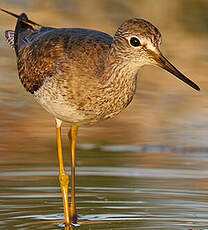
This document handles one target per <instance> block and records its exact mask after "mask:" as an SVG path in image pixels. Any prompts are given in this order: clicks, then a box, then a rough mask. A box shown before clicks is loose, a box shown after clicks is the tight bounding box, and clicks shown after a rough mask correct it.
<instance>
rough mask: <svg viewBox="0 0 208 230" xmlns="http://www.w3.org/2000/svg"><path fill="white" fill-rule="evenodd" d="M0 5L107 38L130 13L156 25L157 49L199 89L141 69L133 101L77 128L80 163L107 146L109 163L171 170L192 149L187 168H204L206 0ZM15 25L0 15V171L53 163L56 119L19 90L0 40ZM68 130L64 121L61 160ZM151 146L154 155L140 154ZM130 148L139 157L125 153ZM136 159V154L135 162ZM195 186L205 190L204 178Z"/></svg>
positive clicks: (207, 147) (11, 57) (2, 0)
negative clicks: (108, 117)
mask: <svg viewBox="0 0 208 230" xmlns="http://www.w3.org/2000/svg"><path fill="white" fill-rule="evenodd" d="M0 7H1V8H4V9H7V10H9V11H13V12H15V13H17V14H20V13H22V12H25V13H27V15H28V16H29V18H30V19H31V20H33V21H35V22H37V23H39V24H42V25H46V26H53V27H83V28H90V29H96V30H101V31H104V32H106V33H109V34H111V35H114V33H115V32H116V30H117V28H118V26H119V25H120V24H121V23H123V22H124V21H125V20H126V19H128V18H132V17H138V18H144V19H146V20H148V21H150V22H151V23H152V24H154V25H155V26H156V27H157V28H159V30H160V32H161V34H162V40H163V42H162V46H161V50H162V52H163V54H164V55H165V56H166V57H167V58H168V59H169V61H171V62H172V63H173V64H174V65H175V66H176V67H177V68H178V69H179V70H180V71H181V72H182V73H184V74H185V75H186V76H187V77H189V78H190V79H192V80H193V81H194V82H195V83H197V84H198V85H199V86H200V88H201V91H200V92H197V91H194V90H193V89H192V88H190V87H188V86H187V85H185V84H184V83H182V82H181V81H179V80H177V79H176V78H175V77H173V76H172V75H170V74H169V73H168V72H166V71H164V70H161V69H159V68H156V67H150V66H148V67H144V68H143V69H142V70H141V71H140V72H139V76H138V88H137V93H136V95H135V98H134V100H133V102H132V103H131V104H130V105H129V106H128V107H127V108H126V109H125V110H124V111H123V112H122V113H121V114H119V115H118V116H117V117H115V118H113V119H111V120H107V121H104V122H100V123H97V124H96V125H95V126H92V127H83V128H81V129H80V130H79V138H78V148H79V149H80V151H81V153H80V154H79V153H78V165H79V166H80V167H81V166H83V165H84V166H90V165H91V166H96V165H102V164H104V163H103V161H102V160H103V156H105V157H106V155H105V154H104V155H102V154H100V153H101V152H100V150H98V151H95V149H101V147H103V146H104V147H105V146H106V151H108V149H109V151H111V153H110V154H109V155H113V154H114V152H116V151H117V152H119V151H121V152H124V153H125V154H126V155H125V157H123V158H122V156H123V155H122V154H118V155H117V156H116V158H117V159H118V158H119V159H118V161H117V160H116V159H114V160H115V161H111V162H110V161H109V156H108V157H106V158H105V160H106V165H108V164H109V166H111V164H114V165H115V166H119V167H120V166H121V167H124V166H126V167H127V166H128V167H129V168H131V167H138V168H139V167H143V168H145V167H146V166H147V167H148V168H163V167H166V168H168V167H169V168H174V170H177V167H179V168H186V167H187V166H186V163H184V165H183V163H181V161H180V160H181V158H183V157H184V155H183V153H187V152H189V153H190V152H192V153H195V154H196V155H194V156H193V157H194V159H195V160H196V158H197V163H196V161H195V160H193V162H194V163H193V162H192V164H193V165H194V166H193V168H194V169H196V168H197V169H199V168H200V167H202V168H203V169H205V168H206V165H207V162H206V160H205V159H206V157H204V155H203V156H201V155H200V153H203V154H206V152H208V142H207V140H208V78H207V71H208V65H207V63H208V13H207V12H208V1H207V0H175V1H171V0H169V1H167V0H157V1H155V0H129V1H126V0H87V1H83V0H58V1H57V0H44V1H40V0H30V1H26V0H0ZM15 23H16V19H14V18H13V17H10V16H9V15H7V14H5V13H3V12H1V13H0V108H1V109H0V124H1V125H0V159H1V160H0V161H1V167H2V169H3V168H4V169H5V170H6V167H7V166H8V165H9V164H12V166H13V167H14V168H15V167H18V165H21V166H24V165H28V164H36V165H48V164H51V165H53V166H54V165H55V166H57V160H56V158H57V156H56V137H55V122H54V118H53V117H52V116H51V115H50V114H48V113H47V112H45V111H44V110H43V109H42V108H41V107H40V106H39V105H38V104H37V103H35V102H34V100H33V98H32V96H31V95H30V94H28V93H27V92H26V91H25V90H24V88H23V86H22V85H21V83H20V81H19V79H18V74H17V69H16V57H15V54H14V51H13V50H12V49H10V48H9V47H8V45H7V43H6V41H5V39H4V31H5V30H6V29H14V27H15ZM68 129H69V126H68V125H67V124H64V128H63V142H64V148H65V150H66V153H65V154H66V156H65V157H66V159H68V157H69V156H68V153H67V151H68V139H67V132H68ZM107 147H109V148H107ZM113 147H114V148H113ZM132 148H133V150H132ZM140 148H141V149H140ZM134 149H136V150H135V151H134ZM152 149H153V150H155V152H156V155H154V156H152V154H150V155H148V154H145V153H144V152H145V151H146V152H147V153H148V152H149V151H150V152H151V150H152ZM89 150H93V153H92V151H91V153H92V154H91V153H89V152H90V151H89ZM139 150H141V151H139ZM143 150H145V151H143ZM85 151H86V152H85ZM129 152H134V154H135V152H138V154H137V155H136V154H135V155H134V157H127V155H128V153H129ZM164 152H165V153H164ZM166 152H168V153H169V154H166ZM90 154H91V155H90ZM172 154H173V155H172ZM174 154H179V155H174ZM180 154H182V155H180ZM130 155H131V154H129V155H128V156H130ZM138 156H142V157H141V159H138V160H139V161H137V162H135V159H137V157H138ZM146 156H148V157H147V159H146ZM173 156H174V157H173ZM176 156H177V157H176ZM200 156H201V161H200ZM90 157H92V158H93V159H91V158H90ZM172 157H173V158H174V159H175V160H176V161H173V158H172ZM180 157H181V158H180ZM189 157H190V156H189ZM189 157H187V158H189ZM178 158H179V159H178ZM152 159H153V160H152ZM177 160H179V161H177ZM101 162H102V163H101ZM109 162H110V163H109ZM116 162H117V163H116ZM127 162H128V163H127ZM139 162H140V163H139ZM168 162H169V163H168ZM170 162H172V165H171V164H170ZM205 163H206V164H205ZM181 164H182V166H181ZM195 164H197V166H196V165H195ZM164 165H166V166H164ZM0 170H1V169H0ZM173 174H174V172H173ZM80 180H81V179H80ZM132 183H134V182H132ZM204 183H205V182H204ZM6 185H7V184H3V185H2V186H6ZM186 185H187V184H186ZM186 185H184V186H185V187H186ZM200 185H201V186H202V187H203V186H204V187H203V189H205V190H206V188H208V187H207V186H208V185H207V183H205V184H203V185H202V184H200ZM174 186H175V185H174ZM197 186H198V185H197ZM207 191H208V190H207ZM60 204H61V203H60ZM160 229H161V228H160Z"/></svg>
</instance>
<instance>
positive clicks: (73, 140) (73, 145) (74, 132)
mask: <svg viewBox="0 0 208 230" xmlns="http://www.w3.org/2000/svg"><path fill="white" fill-rule="evenodd" d="M77 131H78V126H77V125H73V126H72V128H71V130H70V131H69V140H70V142H71V203H70V218H71V223H76V221H77V215H76V202H75V157H76V153H75V148H76V139H77Z"/></svg>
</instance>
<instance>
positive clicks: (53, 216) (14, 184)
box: [0, 146, 208, 230]
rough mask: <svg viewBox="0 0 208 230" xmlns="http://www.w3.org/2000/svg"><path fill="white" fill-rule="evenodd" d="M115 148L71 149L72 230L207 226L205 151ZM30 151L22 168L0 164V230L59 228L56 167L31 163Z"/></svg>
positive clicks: (44, 154) (17, 165)
mask: <svg viewBox="0 0 208 230" xmlns="http://www.w3.org/2000/svg"><path fill="white" fill-rule="evenodd" d="M104 147H105V148H104ZM106 148H107V149H108V151H105V150H103V149H106ZM136 148H139V147H138V146H134V148H133V149H136ZM119 149H120V146H118V150H117V151H116V146H100V148H98V147H97V148H96V149H88V150H85V146H84V147H83V146H80V147H79V154H78V161H77V162H78V165H79V166H78V167H77V182H76V184H77V189H76V198H77V208H78V213H79V215H80V216H79V222H78V223H79V225H80V227H79V229H197V228H202V229H206V228H208V211H207V199H208V181H207V177H208V169H207V163H208V158H207V156H206V153H200V152H176V153H170V152H167V151H165V152H163V151H162V149H163V148H161V151H160V152H158V151H154V150H152V148H150V151H149V149H148V148H147V149H146V151H145V152H144V151H141V152H140V151H133V149H132V146H129V151H128V150H127V146H126V147H125V149H126V150H125V151H119ZM158 149H159V147H158ZM166 149H167V148H166ZM111 150H112V151H111ZM33 154H34V153H32V154H30V153H28V155H27V156H26V158H27V159H25V160H27V162H28V164H21V163H19V164H15V165H14V164H13V163H11V164H10V163H9V161H8V162H7V163H6V164H5V162H4V164H1V174H0V187H1V190H0V204H1V208H0V209H1V211H0V217H1V220H0V229H21V230H23V229H37V228H38V229H61V226H62V223H63V221H64V215H63V207H62V199H61V193H60V188H59V185H58V167H55V165H56V164H57V162H56V161H54V162H50V163H49V164H47V163H42V164H41V158H40V163H39V164H38V165H37V164H36V163H32V158H31V157H32V155H33ZM50 154H52V153H41V154H39V155H40V156H41V157H42V158H43V160H44V158H47V157H48V156H49V155H50ZM53 154H55V151H54V153H53ZM96 157H97V158H100V161H99V160H96V162H95V158H96ZM199 159H200V160H199ZM5 165H6V166H5ZM87 165H88V166H87Z"/></svg>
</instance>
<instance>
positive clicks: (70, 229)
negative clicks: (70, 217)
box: [64, 224, 75, 230]
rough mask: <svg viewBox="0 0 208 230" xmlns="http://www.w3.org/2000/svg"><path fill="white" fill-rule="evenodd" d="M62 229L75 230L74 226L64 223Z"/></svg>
mask: <svg viewBox="0 0 208 230" xmlns="http://www.w3.org/2000/svg"><path fill="white" fill-rule="evenodd" d="M64 230H75V226H73V225H72V224H71V225H65V228H64Z"/></svg>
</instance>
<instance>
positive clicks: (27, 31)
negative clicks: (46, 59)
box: [0, 8, 41, 55]
mask: <svg viewBox="0 0 208 230" xmlns="http://www.w3.org/2000/svg"><path fill="white" fill-rule="evenodd" d="M0 9H1V8H0ZM1 10H2V11H3V12H5V13H7V14H9V15H11V16H13V17H15V18H17V23H16V27H15V30H14V31H13V30H7V31H5V37H6V40H7V42H8V44H9V46H10V47H12V48H14V49H15V52H16V54H17V55H18V50H19V48H20V47H21V45H23V44H25V43H27V40H26V36H28V37H30V35H31V34H33V33H34V31H37V30H40V29H41V25H39V24H37V23H36V22H33V21H31V20H29V19H28V17H27V15H26V14H25V13H22V14H20V15H17V14H15V13H12V12H9V11H7V10H4V9H1Z"/></svg>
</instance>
